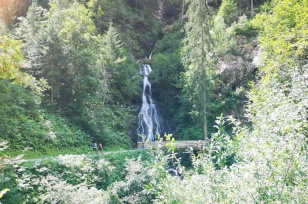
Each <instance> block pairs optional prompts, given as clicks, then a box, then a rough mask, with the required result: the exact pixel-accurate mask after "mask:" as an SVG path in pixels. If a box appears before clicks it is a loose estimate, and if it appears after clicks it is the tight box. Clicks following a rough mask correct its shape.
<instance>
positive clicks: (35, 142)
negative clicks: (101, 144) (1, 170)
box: [0, 80, 91, 151]
mask: <svg viewBox="0 0 308 204" xmlns="http://www.w3.org/2000/svg"><path fill="white" fill-rule="evenodd" d="M0 89H1V90H2V91H1V93H0V102H1V106H0V113H1V114H0V115H1V116H0V121H1V124H3V125H1V127H0V132H1V139H4V140H7V141H9V146H10V149H14V150H15V151H16V150H22V149H24V148H25V147H28V146H29V147H31V148H34V149H35V150H41V151H42V150H43V149H46V148H67V147H73V146H79V147H80V146H85V145H89V144H91V141H90V140H89V136H88V135H87V134H85V133H84V132H82V131H80V130H79V129H78V128H76V126H74V125H72V124H71V123H70V122H69V121H68V120H65V119H63V118H61V117H60V116H59V115H55V114H46V113H43V111H41V110H39V109H38V106H37V104H36V103H35V101H34V100H35V97H34V96H33V94H31V92H30V91H28V90H26V89H25V88H22V87H20V86H16V85H12V84H10V83H9V82H7V81H5V80H0ZM8 151H10V150H8Z"/></svg>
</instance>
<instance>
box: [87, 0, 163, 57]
mask: <svg viewBox="0 0 308 204" xmlns="http://www.w3.org/2000/svg"><path fill="white" fill-rule="evenodd" d="M88 6H89V8H90V10H91V11H92V12H93V13H94V22H95V25H96V27H97V28H98V29H99V31H101V32H102V33H103V32H104V31H107V30H108V29H109V25H110V22H112V23H113V26H114V27H115V28H116V29H117V30H118V31H119V34H120V37H121V40H122V42H123V44H124V47H125V48H126V49H127V50H129V51H130V52H131V53H133V55H134V56H135V57H137V58H143V57H144V56H146V55H147V54H149V53H150V52H151V50H152V49H153V47H154V42H155V41H156V40H157V39H158V37H159V35H160V34H161V29H162V26H161V24H160V23H159V22H158V20H156V19H155V18H154V17H153V8H157V2H155V1H148V0H147V1H134V2H133V1H124V0H113V1H110V0H91V1H89V2H88Z"/></svg>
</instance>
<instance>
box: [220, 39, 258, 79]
mask: <svg viewBox="0 0 308 204" xmlns="http://www.w3.org/2000/svg"><path fill="white" fill-rule="evenodd" d="M235 41H236V44H237V46H238V48H239V54H238V55H233V54H227V55H225V56H223V57H222V58H220V59H219V61H218V70H217V71H216V74H217V75H219V77H220V79H221V80H222V81H223V82H225V83H231V84H239V83H240V82H241V81H242V80H243V79H244V78H246V77H247V76H249V75H250V74H251V73H252V72H253V71H254V70H255V69H257V68H258V66H259V65H260V63H261V58H260V56H259V50H260V47H259V43H258V41H257V40H249V39H248V37H246V36H243V35H239V36H236V39H235Z"/></svg>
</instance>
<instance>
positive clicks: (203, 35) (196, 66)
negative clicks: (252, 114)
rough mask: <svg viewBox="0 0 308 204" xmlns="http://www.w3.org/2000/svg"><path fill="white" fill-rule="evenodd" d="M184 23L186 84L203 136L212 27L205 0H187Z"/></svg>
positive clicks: (210, 71) (211, 68)
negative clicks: (199, 118)
mask: <svg viewBox="0 0 308 204" xmlns="http://www.w3.org/2000/svg"><path fill="white" fill-rule="evenodd" d="M186 18H187V22H186V23H185V25H184V29H185V33H186V36H185V38H184V41H183V43H184V46H183V49H182V60H183V63H184V66H185V68H186V72H185V77H186V83H187V85H186V88H187V91H188V92H189V93H190V98H189V100H190V101H191V102H192V104H193V108H194V110H193V112H192V113H193V114H195V115H197V116H198V115H199V116H201V119H202V123H203V136H204V138H205V139H206V138H208V132H207V103H208V100H209V98H208V92H209V87H210V81H211V74H212V70H213V66H214V63H213V60H212V59H211V56H212V54H213V53H212V47H213V41H212V38H211V35H210V34H209V31H210V28H211V27H212V15H211V10H210V8H209V6H208V5H207V4H206V1H205V0H196V1H192V0H191V1H189V7H188V10H187V13H186Z"/></svg>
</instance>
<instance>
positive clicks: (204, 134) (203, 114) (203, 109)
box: [201, 9, 208, 140]
mask: <svg viewBox="0 0 308 204" xmlns="http://www.w3.org/2000/svg"><path fill="white" fill-rule="evenodd" d="M202 10H203V9H202ZM203 25H204V22H202V23H201V29H202V30H201V49H202V50H201V52H202V56H201V57H202V67H201V69H203V71H204V72H205V74H204V75H205V76H206V74H207V73H206V70H205V55H206V52H205V47H204V44H205V42H204V28H203ZM201 83H202V82H201ZM202 94H203V97H202V100H203V101H201V106H202V122H203V136H204V140H206V139H207V137H208V135H207V118H206V87H205V86H204V85H203V86H202Z"/></svg>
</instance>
